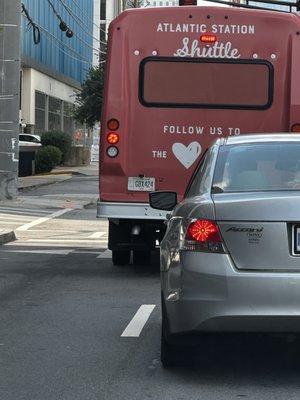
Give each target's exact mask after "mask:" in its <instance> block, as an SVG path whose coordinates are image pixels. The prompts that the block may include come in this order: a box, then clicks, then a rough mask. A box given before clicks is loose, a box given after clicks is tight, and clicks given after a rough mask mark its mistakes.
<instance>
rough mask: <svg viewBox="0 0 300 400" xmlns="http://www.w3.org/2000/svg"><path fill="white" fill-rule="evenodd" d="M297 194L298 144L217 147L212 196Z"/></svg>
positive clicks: (299, 174)
mask: <svg viewBox="0 0 300 400" xmlns="http://www.w3.org/2000/svg"><path fill="white" fill-rule="evenodd" d="M269 190H272V191H274V190H275V191H277V190H278V191H281V190H300V143H299V142H288V143H287V142H276V143H274V142H269V143H260V144H257V143H256V144H239V145H229V146H221V147H220V150H219V154H218V158H217V164H216V169H215V174H214V179H213V188H212V192H213V193H223V192H225V193H226V192H252V191H269Z"/></svg>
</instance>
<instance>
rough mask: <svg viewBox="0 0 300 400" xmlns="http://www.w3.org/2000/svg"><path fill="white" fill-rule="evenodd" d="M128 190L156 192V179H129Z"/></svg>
mask: <svg viewBox="0 0 300 400" xmlns="http://www.w3.org/2000/svg"><path fill="white" fill-rule="evenodd" d="M128 190H133V191H136V192H152V191H153V190H155V178H138V177H132V176H131V177H129V178H128Z"/></svg>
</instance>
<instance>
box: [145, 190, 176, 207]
mask: <svg viewBox="0 0 300 400" xmlns="http://www.w3.org/2000/svg"><path fill="white" fill-rule="evenodd" d="M149 204H150V206H151V207H152V208H155V209H156V210H165V211H172V210H173V208H174V207H175V206H176V205H177V193H176V192H159V191H158V192H151V193H149Z"/></svg>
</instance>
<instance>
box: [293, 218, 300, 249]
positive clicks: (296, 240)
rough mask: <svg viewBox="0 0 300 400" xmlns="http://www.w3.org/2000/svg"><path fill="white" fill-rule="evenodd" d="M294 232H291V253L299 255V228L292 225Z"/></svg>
mask: <svg viewBox="0 0 300 400" xmlns="http://www.w3.org/2000/svg"><path fill="white" fill-rule="evenodd" d="M293 228H294V232H293V243H294V245H293V252H294V254H299V255H300V226H299V225H294V227H293Z"/></svg>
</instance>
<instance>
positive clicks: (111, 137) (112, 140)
mask: <svg viewBox="0 0 300 400" xmlns="http://www.w3.org/2000/svg"><path fill="white" fill-rule="evenodd" d="M106 139H107V141H108V143H109V144H117V143H118V142H119V140H120V137H119V135H118V133H116V132H111V133H109V134H108V135H107V138H106Z"/></svg>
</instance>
